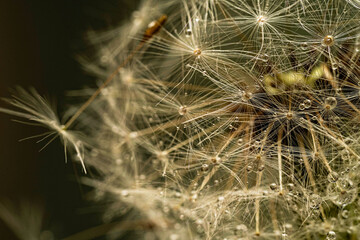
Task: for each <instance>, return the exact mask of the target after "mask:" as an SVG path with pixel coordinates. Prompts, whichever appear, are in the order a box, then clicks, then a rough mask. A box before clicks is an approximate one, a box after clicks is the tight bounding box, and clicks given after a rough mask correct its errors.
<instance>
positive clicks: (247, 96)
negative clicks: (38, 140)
mask: <svg viewBox="0 0 360 240" xmlns="http://www.w3.org/2000/svg"><path fill="white" fill-rule="evenodd" d="M252 95H253V94H252V93H251V92H243V93H242V94H241V100H243V101H244V102H246V101H249V100H250V99H251V98H252Z"/></svg>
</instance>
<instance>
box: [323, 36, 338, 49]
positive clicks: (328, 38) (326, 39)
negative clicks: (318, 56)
mask: <svg viewBox="0 0 360 240" xmlns="http://www.w3.org/2000/svg"><path fill="white" fill-rule="evenodd" d="M334 41H335V40H334V37H333V36H332V35H327V36H325V37H324V38H323V39H322V41H321V44H322V45H323V46H324V47H330V46H332V45H334Z"/></svg>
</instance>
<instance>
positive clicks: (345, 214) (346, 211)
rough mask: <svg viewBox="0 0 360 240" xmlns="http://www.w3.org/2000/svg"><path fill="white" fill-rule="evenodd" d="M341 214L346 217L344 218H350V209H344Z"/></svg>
mask: <svg viewBox="0 0 360 240" xmlns="http://www.w3.org/2000/svg"><path fill="white" fill-rule="evenodd" d="M341 216H342V217H343V218H344V219H347V218H349V211H348V210H346V209H344V210H343V211H342V212H341Z"/></svg>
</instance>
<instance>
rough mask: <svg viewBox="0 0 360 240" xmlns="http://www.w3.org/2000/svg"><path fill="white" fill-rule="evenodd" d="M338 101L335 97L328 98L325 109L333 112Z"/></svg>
mask: <svg viewBox="0 0 360 240" xmlns="http://www.w3.org/2000/svg"><path fill="white" fill-rule="evenodd" d="M336 105H337V100H336V98H334V97H327V98H326V99H325V102H324V107H325V109H327V110H332V109H334V108H335V107H336Z"/></svg>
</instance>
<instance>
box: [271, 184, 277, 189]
mask: <svg viewBox="0 0 360 240" xmlns="http://www.w3.org/2000/svg"><path fill="white" fill-rule="evenodd" d="M270 189H271V190H273V191H275V190H276V189H277V185H276V183H271V184H270Z"/></svg>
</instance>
